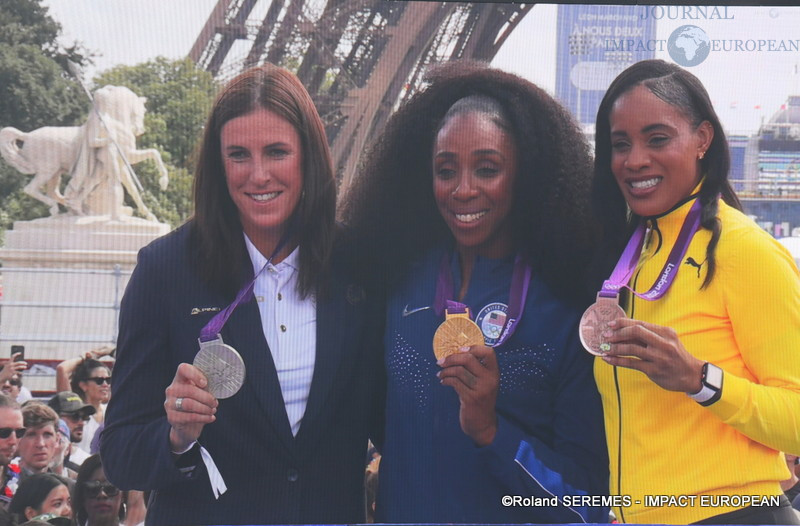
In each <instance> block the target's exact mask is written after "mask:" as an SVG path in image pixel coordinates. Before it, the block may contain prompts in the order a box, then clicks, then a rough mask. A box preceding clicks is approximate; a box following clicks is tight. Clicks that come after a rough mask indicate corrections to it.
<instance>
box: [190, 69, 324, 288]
mask: <svg viewBox="0 0 800 526" xmlns="http://www.w3.org/2000/svg"><path fill="white" fill-rule="evenodd" d="M259 108H264V109H266V110H269V111H271V112H273V113H275V114H277V115H279V116H280V117H282V118H284V119H286V120H287V121H288V122H289V123H290V124H291V125H292V126H294V127H295V129H296V130H297V133H298V134H299V135H300V140H301V142H302V153H303V194H302V197H301V199H300V202H299V203H298V205H297V208H296V209H295V211H294V213H293V216H292V219H291V221H292V222H293V227H292V228H293V230H294V233H295V234H294V235H295V240H296V241H297V243H298V245H299V246H300V276H299V280H298V291H299V292H300V294H301V295H302V296H304V297H305V296H308V295H309V294H310V293H312V292H314V291H315V289H317V288H318V287H319V286H321V285H323V284H324V281H325V278H326V275H327V268H328V262H329V259H330V254H331V250H332V246H333V238H334V232H335V213H336V184H335V178H334V171H333V163H332V161H331V155H330V149H329V148H328V141H327V139H326V137H325V129H324V126H323V124H322V120H321V119H320V117H319V114H318V113H317V110H316V108H315V107H314V103H313V101H312V100H311V97H310V96H309V95H308V92H307V91H306V89H305V88H304V87H303V85H302V84H301V83H300V81H299V80H298V78H297V77H296V76H294V75H293V74H292V73H291V72H289V71H287V70H285V69H283V68H279V67H277V66H273V65H272V64H264V65H261V66H258V67H255V68H252V69H249V70H247V71H245V72H244V73H242V74H240V75H239V76H237V77H236V78H234V79H233V80H232V81H230V82H229V83H228V84H227V85H226V86H225V87H224V88H223V90H222V91H221V92H220V93H219V95H218V96H217V98H216V100H215V101H214V106H213V108H212V110H211V115H209V118H208V122H207V123H206V127H205V133H204V136H203V140H202V142H201V144H200V149H199V152H198V156H197V169H196V171H195V178H194V203H195V213H194V217H193V218H192V246H193V249H194V250H195V251H196V254H195V256H196V258H194V259H195V260H196V262H197V264H198V271H199V273H200V275H201V277H202V278H203V279H204V280H205V281H206V282H207V283H209V284H210V285H211V286H213V287H214V288H216V289H218V290H220V291H221V292H223V293H225V294H227V295H230V296H233V295H234V294H235V293H236V291H237V290H238V288H239V287H241V285H242V283H243V282H244V281H245V280H246V279H247V278H248V276H251V275H252V267H251V266H250V265H249V262H250V259H249V256H248V254H247V249H246V247H245V244H244V238H243V236H242V225H241V222H240V220H239V212H238V210H237V208H236V205H235V204H234V202H233V200H232V199H231V196H230V194H229V193H228V187H227V184H226V181H225V171H224V168H223V162H222V152H221V145H220V133H221V131H222V127H223V126H224V125H225V123H227V122H228V121H230V120H231V119H235V118H236V117H240V116H242V115H246V114H248V113H250V112H252V111H254V110H256V109H259Z"/></svg>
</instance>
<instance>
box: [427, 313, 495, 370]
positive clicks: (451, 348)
mask: <svg viewBox="0 0 800 526" xmlns="http://www.w3.org/2000/svg"><path fill="white" fill-rule="evenodd" d="M483 344H484V338H483V332H481V329H480V327H478V326H477V325H476V324H475V322H474V321H472V320H471V319H469V309H467V312H465V313H458V314H450V313H447V314H446V318H445V320H444V322H443V323H442V324H441V325H439V328H438V329H436V333H435V334H434V335H433V354H435V355H436V359H437V360H441V359H442V358H445V357H447V356H450V355H451V354H453V353H457V352H458V350H459V349H460V348H461V347H471V346H473V345H483Z"/></svg>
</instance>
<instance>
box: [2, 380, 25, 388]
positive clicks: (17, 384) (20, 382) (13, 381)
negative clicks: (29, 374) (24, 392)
mask: <svg viewBox="0 0 800 526" xmlns="http://www.w3.org/2000/svg"><path fill="white" fill-rule="evenodd" d="M5 384H9V385H15V386H17V387H20V386H21V385H22V380H20V379H19V378H10V379H8V380H6V381H5V382H3V385H5Z"/></svg>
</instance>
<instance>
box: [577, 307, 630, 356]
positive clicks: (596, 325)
mask: <svg viewBox="0 0 800 526" xmlns="http://www.w3.org/2000/svg"><path fill="white" fill-rule="evenodd" d="M624 317H625V311H623V310H622V307H620V306H619V304H618V303H617V297H616V296H614V297H611V298H604V297H601V296H599V295H598V297H597V301H596V302H595V303H594V304H593V305H591V306H590V307H589V308H588V309H586V311H585V312H584V313H583V316H581V322H580V325H579V334H580V338H581V343H582V344H583V347H584V348H585V349H586V350H587V351H589V352H590V353H591V354H594V355H595V356H602V355H604V354H605V353H607V352H608V351H609V350H611V344H610V343H608V342H607V341H605V338H604V337H603V333H604V332H605V331H607V330H608V323H609V322H610V321H613V320H617V319H619V318H624Z"/></svg>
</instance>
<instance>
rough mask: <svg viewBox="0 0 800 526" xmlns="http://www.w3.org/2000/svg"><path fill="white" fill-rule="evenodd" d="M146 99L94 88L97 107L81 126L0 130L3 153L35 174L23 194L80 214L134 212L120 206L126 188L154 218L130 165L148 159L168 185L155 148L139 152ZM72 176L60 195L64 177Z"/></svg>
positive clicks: (115, 88) (122, 90)
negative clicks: (138, 146)
mask: <svg viewBox="0 0 800 526" xmlns="http://www.w3.org/2000/svg"><path fill="white" fill-rule="evenodd" d="M144 103H145V99H144V98H143V97H139V96H137V95H136V94H135V93H133V92H132V91H131V90H129V89H128V88H125V87H121V86H105V87H103V88H101V89H99V90H97V91H96V92H95V95H94V107H93V109H92V111H91V112H90V114H89V118H88V120H87V121H86V123H85V124H84V125H83V126H74V127H51V126H48V127H44V128H39V129H37V130H34V131H32V132H29V133H24V132H21V131H19V130H17V129H16V128H12V127H8V128H3V129H2V130H0V154H2V156H3V158H4V159H5V160H6V162H8V163H9V164H10V165H11V166H13V167H14V168H16V169H17V170H19V171H20V172H22V173H24V174H34V177H33V179H32V180H31V181H30V182H29V183H28V184H27V185H26V186H25V188H24V192H25V193H27V194H28V195H30V196H31V197H33V198H34V199H37V200H39V201H41V202H43V203H45V204H46V205H48V206H49V207H50V214H51V215H57V214H58V213H59V207H58V205H59V204H61V205H63V206H65V207H66V208H67V209H68V210H69V211H71V212H72V213H74V214H77V215H104V214H108V215H110V216H111V217H112V218H114V219H116V218H119V217H120V215H130V211H129V209H128V211H126V210H124V208H125V207H123V206H122V200H123V197H124V196H123V190H122V188H124V189H125V190H127V192H128V194H129V195H130V196H131V198H132V199H133V201H134V203H136V206H137V208H138V210H139V211H140V212H141V214H142V215H143V216H145V217H146V218H147V219H149V220H155V219H156V218H155V216H154V215H153V214H152V213H151V212H150V210H148V208H147V207H146V206H145V204H144V202H143V201H142V196H141V194H140V193H139V190H138V189H137V188H136V186H135V185H134V178H135V174H133V172H132V171H131V169H130V164H135V163H138V162H140V161H143V160H146V159H150V160H152V161H153V162H155V163H156V166H157V167H158V171H159V174H160V178H159V185H160V186H161V188H162V190H163V189H166V187H167V184H168V182H169V179H168V175H167V169H166V167H165V166H164V163H163V162H162V160H161V155H160V154H159V152H158V151H157V150H155V149H152V148H151V149H145V150H138V149H137V148H136V137H137V136H139V135H141V134H142V133H144V114H145V111H146V110H145V106H144ZM63 174H70V175H71V178H70V180H69V183H68V184H67V187H66V190H65V192H64V194H63V195H62V193H61V191H60V186H61V176H62V175H63Z"/></svg>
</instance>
